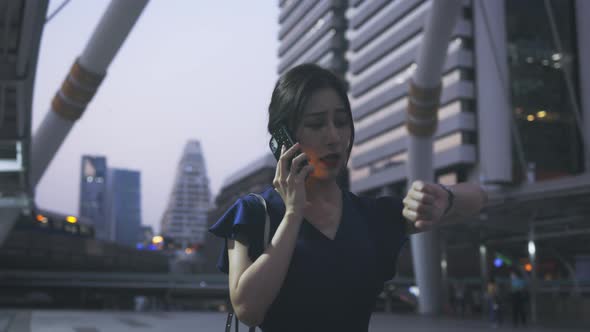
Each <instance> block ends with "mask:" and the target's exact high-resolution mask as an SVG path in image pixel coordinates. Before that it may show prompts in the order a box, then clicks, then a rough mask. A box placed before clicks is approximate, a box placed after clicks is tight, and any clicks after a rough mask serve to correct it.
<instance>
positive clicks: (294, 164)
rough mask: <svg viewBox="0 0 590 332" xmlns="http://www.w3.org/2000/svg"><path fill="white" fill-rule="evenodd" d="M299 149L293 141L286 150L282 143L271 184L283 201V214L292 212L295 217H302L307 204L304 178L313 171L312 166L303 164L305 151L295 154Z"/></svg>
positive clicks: (297, 144) (305, 158)
mask: <svg viewBox="0 0 590 332" xmlns="http://www.w3.org/2000/svg"><path fill="white" fill-rule="evenodd" d="M299 150H300V148H299V143H295V144H294V145H293V146H292V147H291V148H289V149H288V150H287V151H285V146H284V145H283V147H281V157H280V158H279V162H278V163H277V169H276V173H275V178H274V180H273V182H272V184H273V185H274V187H275V189H276V190H277V191H278V192H279V194H280V195H281V198H282V199H283V202H284V203H285V214H287V213H293V214H294V215H295V216H297V217H303V211H304V209H305V207H306V204H308V203H307V198H306V193H305V179H306V178H307V175H308V174H309V173H311V172H312V171H313V166H312V165H310V164H309V163H308V164H307V165H305V166H303V165H304V162H306V161H307V156H306V155H305V153H300V154H299V155H297V156H296V153H297V152H298V151H299Z"/></svg>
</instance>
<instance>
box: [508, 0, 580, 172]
mask: <svg viewBox="0 0 590 332" xmlns="http://www.w3.org/2000/svg"><path fill="white" fill-rule="evenodd" d="M574 3H575V1H574V0H551V1H550V4H551V5H550V7H551V9H550V10H551V11H552V13H553V17H554V18H555V25H556V31H552V28H551V24H550V19H549V15H548V11H547V9H546V8H545V6H544V5H543V3H539V2H538V1H535V0H520V1H506V24H507V27H506V31H507V45H508V68H509V76H510V79H509V87H508V88H509V91H510V93H511V103H512V106H513V111H514V121H515V123H516V127H517V128H518V135H519V137H520V141H521V142H522V150H521V151H522V153H523V156H524V159H525V162H526V165H519V164H516V165H515V166H516V168H517V169H520V168H522V167H523V166H524V167H526V168H528V169H529V170H530V169H534V173H535V174H534V175H535V178H536V179H537V180H544V179H551V178H557V177H561V176H566V175H570V174H577V173H580V172H582V170H583V167H584V166H583V153H582V151H583V149H582V141H581V138H580V134H579V131H578V127H577V123H576V116H575V113H574V112H575V111H574V109H575V108H574V106H573V103H572V100H571V99H570V95H571V94H570V91H568V84H566V78H565V77H566V76H565V74H564V71H565V72H568V73H569V76H570V77H571V78H572V83H573V84H572V86H573V89H574V91H573V92H574V95H575V98H576V99H578V98H579V92H578V82H577V72H578V65H577V62H578V59H577V46H576V28H575V27H576V25H575V24H576V20H575V8H574ZM554 34H557V36H558V38H559V40H560V41H561V45H562V48H563V49H562V52H560V51H559V50H558V48H557V46H556V43H555V40H554ZM576 103H578V104H579V102H578V101H576ZM515 148H516V149H519V148H520V147H519V146H518V145H515ZM517 152H518V150H517ZM514 160H515V163H520V161H519V158H518V157H517V158H514Z"/></svg>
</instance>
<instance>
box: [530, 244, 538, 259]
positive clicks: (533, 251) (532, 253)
mask: <svg viewBox="0 0 590 332" xmlns="http://www.w3.org/2000/svg"><path fill="white" fill-rule="evenodd" d="M536 251H537V248H536V247H535V242H533V241H532V240H531V241H529V255H531V256H534V255H535V252H536Z"/></svg>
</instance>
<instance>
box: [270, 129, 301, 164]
mask: <svg viewBox="0 0 590 332" xmlns="http://www.w3.org/2000/svg"><path fill="white" fill-rule="evenodd" d="M294 144H295V141H293V139H292V138H291V135H289V131H288V130H287V128H285V126H281V127H279V129H277V130H275V131H273V132H272V137H271V138H270V142H269V143H268V145H269V147H270V150H271V151H272V154H273V155H274V156H275V158H276V159H277V161H278V160H279V158H280V157H281V147H282V146H283V145H284V146H285V148H286V149H285V150H287V149H289V148H290V147H292V146H293V145H294Z"/></svg>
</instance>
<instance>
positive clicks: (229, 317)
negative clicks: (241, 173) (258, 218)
mask: <svg viewBox="0 0 590 332" xmlns="http://www.w3.org/2000/svg"><path fill="white" fill-rule="evenodd" d="M250 195H254V196H256V198H257V199H258V200H259V201H260V203H261V204H262V206H264V212H265V214H266V219H265V220H264V249H266V248H267V247H268V244H269V242H270V239H269V238H270V217H269V216H268V210H267V209H266V201H265V200H264V198H263V197H262V196H260V195H258V194H254V193H251V194H250ZM232 320H234V321H235V331H236V332H238V330H239V321H238V316H236V315H235V314H234V311H233V309H230V310H229V312H228V313H227V320H226V322H225V332H231V324H232ZM248 331H249V332H254V331H256V327H255V326H253V327H251V328H249V329H248Z"/></svg>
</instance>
